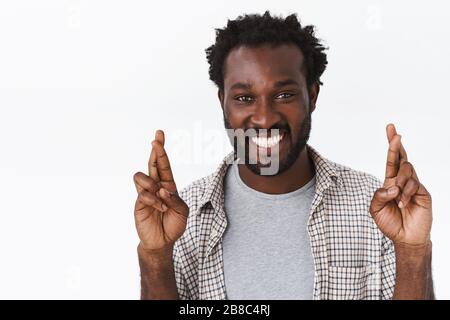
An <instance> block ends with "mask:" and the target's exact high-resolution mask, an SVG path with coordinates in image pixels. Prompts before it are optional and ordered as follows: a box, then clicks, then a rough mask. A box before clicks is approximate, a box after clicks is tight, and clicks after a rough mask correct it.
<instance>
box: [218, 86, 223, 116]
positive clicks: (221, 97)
mask: <svg viewBox="0 0 450 320" xmlns="http://www.w3.org/2000/svg"><path fill="white" fill-rule="evenodd" d="M217 97H218V98H219V101H220V106H221V107H222V111H223V99H224V96H223V91H222V90H221V89H219V90H217Z"/></svg>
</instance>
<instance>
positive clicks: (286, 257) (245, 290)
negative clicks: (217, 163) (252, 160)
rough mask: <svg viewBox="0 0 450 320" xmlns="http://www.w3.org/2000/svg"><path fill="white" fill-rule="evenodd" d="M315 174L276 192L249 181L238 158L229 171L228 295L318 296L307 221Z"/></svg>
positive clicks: (225, 251) (238, 297) (225, 242)
mask: <svg viewBox="0 0 450 320" xmlns="http://www.w3.org/2000/svg"><path fill="white" fill-rule="evenodd" d="M314 193H315V178H313V179H312V180H311V181H309V182H308V183H307V184H306V185H304V186H303V187H301V188H300V189H297V190H295V191H292V192H289V193H285V194H279V195H272V194H266V193H262V192H258V191H256V190H254V189H252V188H250V187H249V186H247V185H246V184H245V183H244V182H243V181H242V180H241V178H240V176H239V169H238V165H237V164H236V163H234V164H232V165H231V166H230V168H229V170H228V172H227V175H226V177H225V212H226V215H227V219H228V225H227V229H226V231H225V233H224V236H223V262H224V273H225V289H226V293H227V299H236V300H241V299H242V300H248V299H255V300H259V299H273V300H280V299H312V298H313V287H314V262H313V257H312V254H311V246H310V241H309V236H308V232H307V223H308V218H309V212H310V209H311V204H312V200H313V197H314Z"/></svg>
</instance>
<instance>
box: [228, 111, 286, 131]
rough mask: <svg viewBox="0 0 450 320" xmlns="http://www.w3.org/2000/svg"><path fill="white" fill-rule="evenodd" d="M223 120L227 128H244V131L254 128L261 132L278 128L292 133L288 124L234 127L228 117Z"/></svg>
mask: <svg viewBox="0 0 450 320" xmlns="http://www.w3.org/2000/svg"><path fill="white" fill-rule="evenodd" d="M223 121H224V126H225V128H226V129H232V130H243V131H244V132H248V131H250V130H254V131H255V132H257V133H259V132H264V131H265V130H267V132H271V130H278V131H279V132H280V133H282V132H286V133H290V132H291V129H290V127H289V126H288V125H287V124H284V123H283V124H274V125H272V126H271V127H270V128H262V127H259V126H252V127H246V128H233V127H232V126H231V123H230V122H229V121H228V119H227V118H226V117H225V115H224V117H223Z"/></svg>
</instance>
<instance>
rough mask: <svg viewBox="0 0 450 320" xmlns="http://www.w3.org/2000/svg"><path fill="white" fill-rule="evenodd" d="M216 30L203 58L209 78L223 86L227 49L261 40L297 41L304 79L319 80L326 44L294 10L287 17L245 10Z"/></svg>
mask: <svg viewBox="0 0 450 320" xmlns="http://www.w3.org/2000/svg"><path fill="white" fill-rule="evenodd" d="M215 30H216V43H215V44H213V45H211V46H210V47H208V48H207V49H206V50H205V52H206V58H207V60H208V63H209V78H210V79H211V80H212V81H213V82H214V83H215V84H216V85H217V87H218V88H219V89H221V90H223V86H224V79H223V64H224V62H225V59H226V57H227V55H228V53H229V52H230V51H231V50H232V49H233V48H235V47H238V46H241V45H246V46H257V45H260V44H272V45H280V44H285V43H294V44H296V45H297V46H298V47H299V48H300V50H301V51H302V53H303V55H304V64H305V67H306V82H307V85H308V86H310V85H311V84H313V83H316V82H318V83H319V84H320V85H321V84H323V83H322V82H321V81H320V76H321V75H322V73H323V72H324V71H325V68H326V65H327V63H328V62H327V55H326V54H325V52H324V51H325V50H326V49H328V48H325V47H324V46H323V45H322V44H321V43H320V40H319V39H318V38H316V37H315V35H314V26H312V25H307V26H304V27H302V26H301V24H300V21H299V20H298V19H297V14H295V13H294V14H291V15H289V16H287V17H286V18H284V19H283V18H282V17H277V16H272V15H271V14H270V12H269V11H266V12H265V13H264V14H263V15H260V14H245V15H243V16H239V17H238V18H237V19H235V20H228V23H227V26H226V27H225V28H223V29H215Z"/></svg>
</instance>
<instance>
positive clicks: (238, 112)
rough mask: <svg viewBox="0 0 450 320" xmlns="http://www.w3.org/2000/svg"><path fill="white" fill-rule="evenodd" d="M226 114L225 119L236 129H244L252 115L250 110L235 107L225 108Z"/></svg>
mask: <svg viewBox="0 0 450 320" xmlns="http://www.w3.org/2000/svg"><path fill="white" fill-rule="evenodd" d="M224 113H225V117H226V118H227V119H228V121H229V122H230V124H231V125H232V127H234V128H238V127H242V125H243V123H245V121H246V119H248V117H249V115H250V114H249V110H248V109H245V108H242V107H241V108H238V107H234V106H225V108H224Z"/></svg>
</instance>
